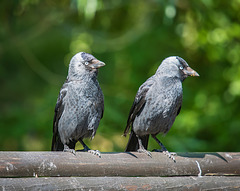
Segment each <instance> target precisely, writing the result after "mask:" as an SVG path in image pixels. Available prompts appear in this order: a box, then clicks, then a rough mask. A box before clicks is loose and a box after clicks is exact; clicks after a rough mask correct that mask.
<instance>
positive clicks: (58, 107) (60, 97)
mask: <svg viewBox="0 0 240 191" xmlns="http://www.w3.org/2000/svg"><path fill="white" fill-rule="evenodd" d="M67 83H68V81H67V80H66V81H65V83H64V84H63V86H62V88H61V90H60V92H59V95H58V99H57V103H56V106H55V114H54V119H53V138H52V151H53V150H54V151H56V150H61V149H60V148H59V147H63V145H62V144H61V145H59V144H60V143H59V141H60V137H59V134H58V122H59V119H60V118H61V116H62V113H63V110H64V104H63V98H64V97H65V96H66V94H67Z"/></svg>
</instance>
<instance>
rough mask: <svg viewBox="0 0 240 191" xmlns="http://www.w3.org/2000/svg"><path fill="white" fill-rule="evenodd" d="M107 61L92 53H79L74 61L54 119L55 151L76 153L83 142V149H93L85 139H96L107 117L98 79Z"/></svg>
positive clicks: (53, 139)
mask: <svg viewBox="0 0 240 191" xmlns="http://www.w3.org/2000/svg"><path fill="white" fill-rule="evenodd" d="M104 65H105V64H104V63H103V62H101V61H99V60H97V59H96V58H95V57H94V56H92V55H91V54H88V53H85V52H79V53H77V54H76V55H75V56H73V58H72V59H71V61H70V64H69V69H68V76H67V79H66V81H65V83H64V84H63V86H62V88H61V90H60V93H59V95H58V99H57V104H56V107H55V115H54V120H53V138H52V151H69V152H72V153H73V154H75V145H76V143H77V141H79V142H80V143H81V144H82V145H83V148H84V149H83V151H88V152H91V153H93V154H96V155H98V156H99V157H100V152H99V151H93V150H90V149H89V148H88V147H87V145H86V144H85V143H84V142H83V138H89V137H90V138H91V139H92V138H93V137H94V135H95V134H96V130H97V128H98V125H99V122H100V120H101V118H102V117H103V110H104V99H103V93H102V90H101V88H100V86H99V83H98V81H97V74H98V68H100V67H102V66H104Z"/></svg>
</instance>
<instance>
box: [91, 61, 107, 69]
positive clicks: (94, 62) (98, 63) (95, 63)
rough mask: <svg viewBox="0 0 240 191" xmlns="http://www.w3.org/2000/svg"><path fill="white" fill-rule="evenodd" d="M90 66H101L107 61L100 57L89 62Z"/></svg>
mask: <svg viewBox="0 0 240 191" xmlns="http://www.w3.org/2000/svg"><path fill="white" fill-rule="evenodd" d="M88 66H89V67H90V68H92V69H96V68H100V67H103V66H105V63H104V62H102V61H100V60H98V59H93V60H91V62H90V63H89V64H88Z"/></svg>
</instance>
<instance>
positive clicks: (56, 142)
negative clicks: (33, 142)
mask: <svg viewBox="0 0 240 191" xmlns="http://www.w3.org/2000/svg"><path fill="white" fill-rule="evenodd" d="M63 149H64V145H63V143H62V142H61V139H60V137H59V136H56V135H54V136H53V138H52V149H51V150H52V151H63Z"/></svg>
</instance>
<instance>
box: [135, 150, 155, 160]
mask: <svg viewBox="0 0 240 191" xmlns="http://www.w3.org/2000/svg"><path fill="white" fill-rule="evenodd" d="M137 152H139V153H145V154H146V155H147V156H149V157H151V158H152V154H151V152H150V151H147V150H146V149H144V148H140V149H138V150H137Z"/></svg>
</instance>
